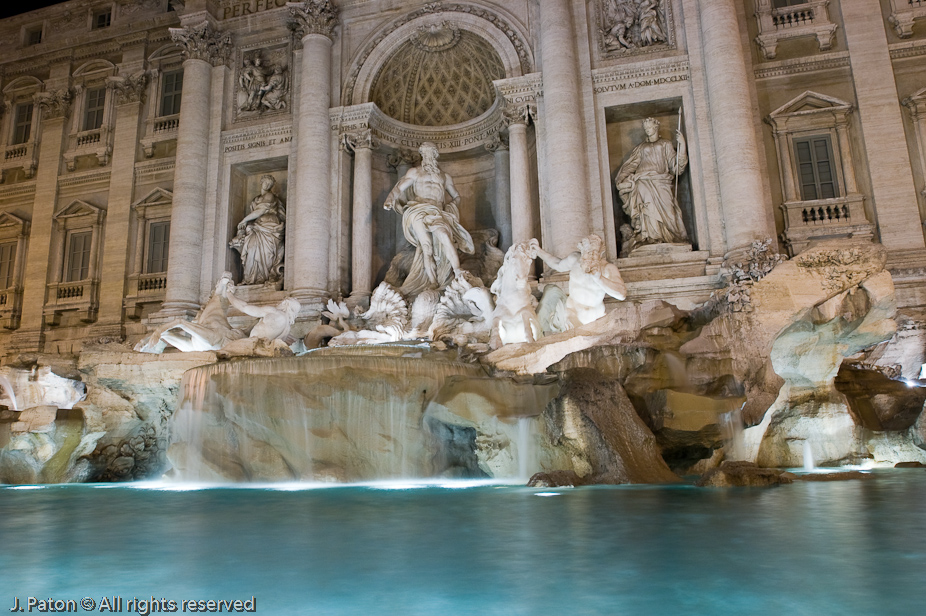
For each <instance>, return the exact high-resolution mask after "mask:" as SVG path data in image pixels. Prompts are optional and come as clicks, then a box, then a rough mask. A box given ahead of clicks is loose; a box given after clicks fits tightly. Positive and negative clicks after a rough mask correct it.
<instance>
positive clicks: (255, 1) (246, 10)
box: [222, 0, 290, 19]
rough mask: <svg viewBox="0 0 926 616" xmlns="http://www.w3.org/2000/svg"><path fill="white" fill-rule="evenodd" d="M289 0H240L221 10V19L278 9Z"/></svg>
mask: <svg viewBox="0 0 926 616" xmlns="http://www.w3.org/2000/svg"><path fill="white" fill-rule="evenodd" d="M289 1H290V0H242V1H240V2H236V3H234V4H231V5H229V6H226V7H225V8H224V9H223V11H222V19H229V18H231V17H241V16H242V15H253V14H254V13H260V12H261V11H267V10H270V9H278V8H282V7H284V6H286V3H287V2H289Z"/></svg>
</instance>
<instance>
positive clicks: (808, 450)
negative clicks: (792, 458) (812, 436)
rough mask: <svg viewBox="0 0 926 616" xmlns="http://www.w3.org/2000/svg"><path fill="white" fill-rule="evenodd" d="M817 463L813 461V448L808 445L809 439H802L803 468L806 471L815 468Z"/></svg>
mask: <svg viewBox="0 0 926 616" xmlns="http://www.w3.org/2000/svg"><path fill="white" fill-rule="evenodd" d="M816 468H817V465H816V464H814V461H813V448H812V447H811V446H810V441H807V440H805V441H804V470H805V471H807V472H808V473H809V472H811V471H814V470H816Z"/></svg>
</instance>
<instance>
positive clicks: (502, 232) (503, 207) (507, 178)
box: [485, 134, 511, 251]
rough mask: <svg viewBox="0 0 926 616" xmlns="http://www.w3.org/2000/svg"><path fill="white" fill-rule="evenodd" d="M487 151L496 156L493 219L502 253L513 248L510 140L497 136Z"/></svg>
mask: <svg viewBox="0 0 926 616" xmlns="http://www.w3.org/2000/svg"><path fill="white" fill-rule="evenodd" d="M485 147H486V149H487V150H488V151H490V152H492V153H493V154H494V155H495V199H493V201H492V217H493V218H494V219H495V226H496V227H498V233H499V238H498V247H499V248H500V249H501V250H502V251H506V250H508V248H509V247H510V246H511V160H510V158H511V157H510V156H509V155H508V140H507V139H505V138H504V137H503V135H501V134H498V135H495V137H494V139H492V141H491V142H489V143H487V144H486V145H485Z"/></svg>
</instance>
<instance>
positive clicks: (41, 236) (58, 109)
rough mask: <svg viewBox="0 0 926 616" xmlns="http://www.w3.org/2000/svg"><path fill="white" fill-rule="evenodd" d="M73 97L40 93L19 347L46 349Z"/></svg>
mask: <svg viewBox="0 0 926 616" xmlns="http://www.w3.org/2000/svg"><path fill="white" fill-rule="evenodd" d="M68 68H70V67H68ZM56 72H59V71H56ZM72 98H73V93H72V92H71V90H69V89H67V88H62V89H59V90H51V91H50V92H47V93H44V94H41V95H39V97H37V102H38V105H36V107H37V108H38V109H40V110H41V113H42V117H41V120H40V122H41V123H40V124H39V126H40V127H41V131H42V134H41V142H40V143H41V146H40V149H39V156H38V166H37V167H36V172H35V197H34V201H33V207H32V227H31V232H30V237H29V249H28V251H27V252H28V256H27V258H26V264H25V276H24V277H23V286H24V288H23V304H22V320H21V321H20V328H19V330H18V331H17V332H16V333H15V334H14V335H13V340H12V343H13V344H12V346H13V347H14V348H15V349H16V350H18V351H42V350H43V349H42V345H43V342H44V341H43V334H42V320H43V315H42V310H43V308H44V307H45V294H46V289H47V285H48V282H49V281H50V279H54V277H55V276H56V275H57V272H55V271H54V269H53V267H49V265H50V264H51V265H52V266H53V265H54V263H55V261H56V259H55V258H54V257H55V255H54V254H53V252H52V249H54V250H55V251H58V250H62V251H63V246H62V245H61V244H62V243H58V244H56V245H53V243H54V241H55V236H56V234H55V233H54V232H53V231H54V224H55V223H54V221H53V218H52V217H53V216H54V213H55V204H56V202H57V198H58V172H59V170H60V167H61V151H62V147H63V145H64V135H65V126H66V124H67V120H68V117H69V115H70V112H71V102H72ZM50 270H51V271H50Z"/></svg>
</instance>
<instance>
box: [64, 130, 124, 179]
mask: <svg viewBox="0 0 926 616" xmlns="http://www.w3.org/2000/svg"><path fill="white" fill-rule="evenodd" d="M112 153H113V144H112V131H111V130H109V129H108V128H107V127H106V126H103V127H102V128H96V129H93V130H85V131H81V132H79V133H74V134H72V135H71V136H70V139H69V140H68V150H67V151H66V152H65V153H64V162H65V163H66V164H67V168H68V171H74V170H75V169H76V168H77V158H78V157H81V156H96V157H97V160H98V161H99V163H100V166H102V167H105V166H106V165H108V164H109V157H110V156H112Z"/></svg>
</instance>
